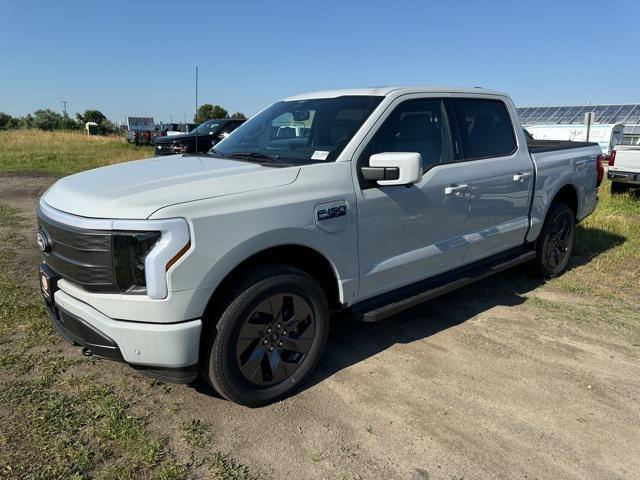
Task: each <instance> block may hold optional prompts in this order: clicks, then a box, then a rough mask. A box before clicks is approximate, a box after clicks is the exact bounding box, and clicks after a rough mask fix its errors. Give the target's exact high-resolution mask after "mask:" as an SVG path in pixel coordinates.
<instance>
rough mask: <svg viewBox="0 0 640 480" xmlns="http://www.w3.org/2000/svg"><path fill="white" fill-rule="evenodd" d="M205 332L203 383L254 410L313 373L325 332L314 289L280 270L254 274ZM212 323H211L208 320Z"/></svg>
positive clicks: (303, 277) (323, 307)
mask: <svg viewBox="0 0 640 480" xmlns="http://www.w3.org/2000/svg"><path fill="white" fill-rule="evenodd" d="M225 305H226V306H223V312H222V315H221V316H220V319H219V320H218V322H217V325H216V329H215V330H216V331H215V332H209V333H205V334H204V335H207V336H208V337H209V338H205V342H206V348H205V350H204V352H203V353H204V355H203V359H202V362H203V364H202V371H203V374H204V377H205V379H206V380H207V381H208V382H209V383H210V384H211V385H212V386H213V388H214V389H215V390H216V391H217V392H218V393H220V394H221V395H222V396H223V397H225V398H226V399H228V400H230V401H233V402H236V403H240V404H242V405H247V406H251V407H257V406H261V405H265V404H268V403H271V402H274V401H276V400H278V399H280V398H283V397H285V396H287V395H289V394H291V393H292V392H293V391H294V390H295V389H296V388H297V387H298V386H299V385H300V384H302V383H303V382H304V381H305V380H307V379H308V377H309V376H310V374H311V373H312V372H313V370H314V369H315V367H316V365H317V364H318V361H319V360H320V357H321V355H322V351H323V350H324V346H325V344H326V341H327V336H328V331H329V308H328V305H327V299H326V296H325V294H324V291H323V290H322V288H321V287H320V285H319V284H318V283H317V282H316V281H315V280H314V279H313V278H311V277H310V276H309V275H307V274H306V273H305V272H303V271H301V270H298V269H296V268H293V267H289V266H286V265H275V266H270V267H266V268H261V269H256V270H253V271H251V272H249V273H248V274H247V275H246V276H244V281H241V282H239V283H238V285H237V286H236V287H235V288H234V289H233V290H232V291H231V292H229V295H228V296H227V301H226V302H225ZM211 320H213V321H215V319H211Z"/></svg>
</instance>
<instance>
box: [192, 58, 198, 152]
mask: <svg viewBox="0 0 640 480" xmlns="http://www.w3.org/2000/svg"><path fill="white" fill-rule="evenodd" d="M193 120H194V122H195V123H198V67H196V115H195V117H194V119H193ZM197 153H198V134H197V133H196V154H197Z"/></svg>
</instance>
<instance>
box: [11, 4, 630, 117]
mask: <svg viewBox="0 0 640 480" xmlns="http://www.w3.org/2000/svg"><path fill="white" fill-rule="evenodd" d="M638 32H640V1H638V0H630V1H621V0H620V1H618V0H600V1H592V0H582V1H562V0H556V1H546V0H545V1H542V0H539V1H528V2H525V1H522V2H515V1H510V2H509V1H495V2H492V1H490V0H479V1H455V0H449V1H403V0H387V1H380V2H378V1H366V2H365V1H362V2H356V1H350V0H340V1H333V0H322V1H315V2H305V1H304V0H295V1H289V0H277V1H258V0H255V1H252V0H242V1H240V0H218V1H215V2H214V1H193V2H190V3H186V2H181V1H179V0H172V1H170V2H165V1H160V0H155V1H135V2H134V1H131V2H125V1H114V0H109V1H90V0H84V1H51V0H47V1H31V0H0V62H1V63H0V65H1V67H0V111H6V112H8V113H11V114H25V113H27V112H31V111H33V110H36V109H38V108H51V109H54V110H57V111H61V110H62V104H61V103H60V102H61V100H68V101H69V104H68V110H69V111H70V113H72V114H73V113H75V112H76V111H82V110H84V109H87V108H97V109H99V110H101V111H103V112H104V113H105V114H106V115H107V116H108V117H109V118H111V119H112V120H115V121H120V120H122V119H123V117H124V116H125V115H150V116H154V117H156V119H157V120H164V121H167V120H168V119H169V117H168V115H169V114H174V120H176V119H179V120H181V119H182V115H183V114H185V113H186V114H187V115H188V116H191V115H193V109H194V94H193V91H194V88H193V79H194V67H195V66H196V65H198V66H199V67H200V102H201V103H203V102H209V103H218V104H220V105H222V106H224V107H225V108H227V109H228V110H229V111H230V112H234V111H242V112H245V113H246V114H253V113H255V112H256V111H257V110H258V109H260V108H261V107H263V106H265V105H267V104H269V103H271V102H273V101H275V100H278V99H280V98H282V97H285V96H288V95H292V94H294V93H299V92H304V91H312V90H321V89H329V88H339V87H361V86H375V85H412V84H432V85H458V86H485V87H487V88H492V89H498V90H503V91H506V92H508V93H510V94H511V95H512V97H513V98H514V100H515V102H516V104H518V105H544V104H554V103H560V104H571V103H583V102H584V103H588V102H592V103H615V102H640V62H638V52H637V50H636V49H637V48H638V42H639V34H638Z"/></svg>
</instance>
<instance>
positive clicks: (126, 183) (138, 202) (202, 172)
mask: <svg viewBox="0 0 640 480" xmlns="http://www.w3.org/2000/svg"><path fill="white" fill-rule="evenodd" d="M299 172H300V167H270V166H264V165H260V164H257V163H250V162H243V161H239V160H228V159H222V158H214V157H209V156H191V155H186V156H182V155H170V156H166V157H155V158H150V159H147V160H138V161H135V162H128V163H121V164H117V165H111V166H108V167H102V168H96V169H94V170H88V171H86V172H82V173H78V174H75V175H71V176H69V177H65V178H63V179H61V180H59V181H57V182H56V183H55V184H54V185H53V186H52V187H51V188H50V189H49V190H48V191H47V192H46V193H45V194H44V196H43V197H42V198H43V200H44V201H45V202H46V203H47V204H49V205H50V206H52V207H53V208H56V209H58V210H61V211H63V212H67V213H71V214H73V215H80V216H83V217H93V218H133V219H144V218H148V217H149V216H150V215H151V214H152V213H153V212H155V211H156V210H158V209H159V208H162V207H166V206H168V205H174V204H177V203H184V202H189V201H194V200H201V199H205V198H213V197H220V196H223V195H233V194H237V193H242V192H249V191H253V190H261V189H265V188H273V187H279V186H282V185H288V184H290V183H293V182H294V181H295V179H296V178H297V176H298V173H299Z"/></svg>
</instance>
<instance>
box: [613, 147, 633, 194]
mask: <svg viewBox="0 0 640 480" xmlns="http://www.w3.org/2000/svg"><path fill="white" fill-rule="evenodd" d="M607 177H608V178H609V180H611V193H612V194H616V193H624V192H626V191H627V190H629V188H631V187H640V145H618V146H617V147H616V149H615V150H614V151H612V152H611V156H610V157H609V171H608V172H607Z"/></svg>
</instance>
